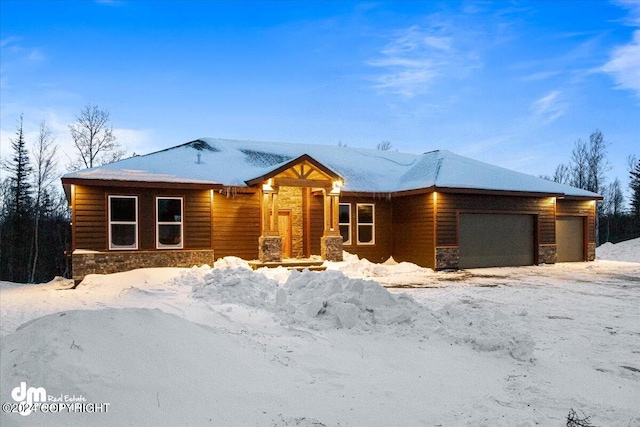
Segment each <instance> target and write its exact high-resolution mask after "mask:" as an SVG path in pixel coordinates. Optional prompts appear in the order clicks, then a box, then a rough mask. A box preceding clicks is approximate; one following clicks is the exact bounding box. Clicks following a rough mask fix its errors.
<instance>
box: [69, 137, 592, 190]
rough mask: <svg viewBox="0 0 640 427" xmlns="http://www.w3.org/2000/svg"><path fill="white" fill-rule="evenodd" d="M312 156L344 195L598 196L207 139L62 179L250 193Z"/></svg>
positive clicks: (398, 158) (364, 155)
mask: <svg viewBox="0 0 640 427" xmlns="http://www.w3.org/2000/svg"><path fill="white" fill-rule="evenodd" d="M305 154H306V155H308V156H310V157H312V158H313V159H315V160H316V161H318V162H320V163H321V164H323V165H325V166H326V167H327V168H329V169H331V170H332V171H335V172H336V174H338V175H340V176H341V177H343V178H344V181H345V183H344V187H343V191H352V192H369V193H394V192H401V191H408V190H416V189H422V188H430V187H436V188H458V189H471V190H492V191H513V192H534V193H546V194H560V195H562V194H564V195H567V196H578V197H593V198H599V196H598V195H597V194H595V193H592V192H589V191H585V190H581V189H578V188H574V187H571V186H568V185H562V184H558V183H555V182H551V181H548V180H545V179H542V178H538V177H535V176H532V175H527V174H523V173H520V172H516V171H512V170H509V169H505V168H501V167H498V166H493V165H490V164H487V163H483V162H479V161H477V160H472V159H469V158H467V157H463V156H459V155H457V154H454V153H452V152H450V151H447V150H437V151H431V152H428V153H424V154H409V153H399V152H396V151H381V150H370V149H364V148H351V147H339V146H329V145H312V144H291V143H282V142H265V141H239V140H229V139H214V138H201V139H198V140H195V141H192V142H189V143H186V144H182V145H178V146H176V147H172V148H168V149H165V150H161V151H157V152H155V153H151V154H147V155H143V156H136V157H131V158H128V159H124V160H121V161H118V162H114V163H110V164H108V165H103V166H98V167H94V168H91V169H84V170H80V171H76V172H71V173H68V174H66V175H64V176H63V179H87V180H117V181H136V182H155V183H189V184H218V185H224V186H235V187H244V186H247V182H248V181H251V180H252V179H255V178H257V177H261V176H264V175H267V174H269V173H270V172H272V171H273V170H275V169H277V168H279V167H281V166H283V165H285V164H287V163H288V162H290V161H291V160H293V159H295V158H297V157H300V156H303V155H305Z"/></svg>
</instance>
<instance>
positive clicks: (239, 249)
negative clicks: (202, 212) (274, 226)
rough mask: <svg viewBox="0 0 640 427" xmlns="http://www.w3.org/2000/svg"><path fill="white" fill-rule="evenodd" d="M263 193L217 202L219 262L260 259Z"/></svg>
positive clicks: (215, 237)
mask: <svg viewBox="0 0 640 427" xmlns="http://www.w3.org/2000/svg"><path fill="white" fill-rule="evenodd" d="M260 202H261V200H260V193H259V192H256V193H238V194H236V195H234V196H229V197H227V195H226V194H219V193H216V194H215V195H214V198H213V216H212V218H213V249H214V252H215V254H216V258H221V257H225V256H237V257H240V258H243V259H247V260H252V259H257V258H258V239H259V238H260Z"/></svg>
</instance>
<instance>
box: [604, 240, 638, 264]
mask: <svg viewBox="0 0 640 427" xmlns="http://www.w3.org/2000/svg"><path fill="white" fill-rule="evenodd" d="M596 255H597V257H598V259H606V260H609V261H627V262H640V237H639V238H637V239H631V240H627V241H625V242H620V243H616V244H613V243H610V242H607V243H603V244H602V245H600V246H599V247H598V248H597V250H596Z"/></svg>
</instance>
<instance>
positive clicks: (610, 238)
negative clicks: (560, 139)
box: [545, 130, 640, 245]
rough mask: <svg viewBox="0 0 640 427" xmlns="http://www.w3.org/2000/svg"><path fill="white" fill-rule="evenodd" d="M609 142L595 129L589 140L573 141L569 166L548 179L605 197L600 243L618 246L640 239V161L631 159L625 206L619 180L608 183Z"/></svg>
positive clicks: (599, 217) (601, 206)
mask: <svg viewBox="0 0 640 427" xmlns="http://www.w3.org/2000/svg"><path fill="white" fill-rule="evenodd" d="M608 145H609V144H608V143H607V142H606V141H605V139H604V135H603V134H602V132H601V131H599V130H595V131H594V132H592V133H591V135H590V136H589V140H588V141H583V140H582V139H578V140H577V141H575V142H574V146H573V150H572V151H571V158H570V160H569V163H567V164H564V163H561V164H559V165H558V166H557V167H556V170H555V172H554V175H553V177H545V178H547V179H549V180H552V181H555V182H559V183H561V184H568V185H571V186H573V187H577V188H581V189H583V190H587V191H592V192H594V193H598V194H600V195H602V196H603V198H604V199H603V201H602V203H598V205H597V217H596V222H597V228H598V233H597V237H596V238H597V244H598V245H599V244H602V243H605V242H612V243H618V242H621V241H624V240H628V239H632V238H635V237H640V160H639V159H637V158H636V157H635V156H634V155H629V157H628V173H629V178H630V179H631V181H630V183H629V202H630V203H629V207H628V208H627V207H626V206H627V205H626V198H625V195H624V189H623V188H622V184H621V183H620V180H619V179H618V178H617V177H616V178H615V179H614V180H613V181H611V182H609V183H607V181H608V177H607V172H609V171H610V170H611V167H610V165H609V161H608V159H607V147H608Z"/></svg>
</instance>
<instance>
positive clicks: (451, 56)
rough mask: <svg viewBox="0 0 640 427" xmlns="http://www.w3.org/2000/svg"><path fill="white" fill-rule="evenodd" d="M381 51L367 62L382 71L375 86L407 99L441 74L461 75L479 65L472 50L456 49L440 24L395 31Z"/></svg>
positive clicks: (423, 90)
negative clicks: (378, 55) (425, 27)
mask: <svg viewBox="0 0 640 427" xmlns="http://www.w3.org/2000/svg"><path fill="white" fill-rule="evenodd" d="M380 54H381V55H380V57H378V58H375V59H372V60H370V61H368V62H367V64H368V65H370V66H372V67H376V68H379V69H381V70H382V73H381V74H380V75H378V76H377V77H375V78H374V81H375V82H376V84H375V87H376V88H378V89H380V90H383V91H388V92H392V93H398V94H401V95H404V96H406V97H409V98H410V97H413V96H416V95H418V94H420V93H424V92H427V91H428V89H429V86H430V84H432V83H433V81H434V80H435V79H436V78H438V77H440V76H444V75H452V74H456V75H460V74H461V73H464V72H465V71H468V70H469V69H470V68H476V67H478V66H479V64H478V60H477V55H476V54H475V52H472V51H470V52H466V53H465V52H461V51H459V50H458V49H456V48H455V47H454V39H453V36H452V35H450V34H448V32H447V31H446V30H445V29H444V28H443V27H442V26H440V27H430V28H427V29H423V28H420V27H419V26H417V25H414V26H412V27H410V28H408V29H404V30H401V31H397V32H396V33H394V35H393V37H392V40H391V41H390V42H389V43H388V44H387V45H386V46H385V47H384V48H383V49H382V50H381V51H380Z"/></svg>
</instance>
